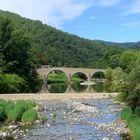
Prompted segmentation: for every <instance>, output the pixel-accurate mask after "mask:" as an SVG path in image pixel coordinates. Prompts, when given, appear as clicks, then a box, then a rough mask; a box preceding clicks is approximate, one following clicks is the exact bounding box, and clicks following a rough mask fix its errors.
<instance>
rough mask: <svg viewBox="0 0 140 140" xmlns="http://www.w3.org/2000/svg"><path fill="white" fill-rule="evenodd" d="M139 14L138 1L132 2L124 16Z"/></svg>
mask: <svg viewBox="0 0 140 140" xmlns="http://www.w3.org/2000/svg"><path fill="white" fill-rule="evenodd" d="M139 13H140V0H134V1H133V3H131V5H130V6H129V7H128V9H127V11H126V12H125V15H128V14H139Z"/></svg>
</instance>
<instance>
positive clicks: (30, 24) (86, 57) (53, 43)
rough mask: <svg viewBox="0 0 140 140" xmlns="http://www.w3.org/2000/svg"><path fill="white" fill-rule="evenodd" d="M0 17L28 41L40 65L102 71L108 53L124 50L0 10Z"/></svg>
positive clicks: (114, 45)
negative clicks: (23, 34)
mask: <svg viewBox="0 0 140 140" xmlns="http://www.w3.org/2000/svg"><path fill="white" fill-rule="evenodd" d="M0 16H4V17H6V18H8V19H10V20H11V21H12V22H13V23H14V25H15V26H16V29H20V30H22V31H23V32H24V33H25V34H26V35H27V36H28V37H29V38H30V40H31V43H32V46H33V51H34V52H35V54H36V55H37V57H38V59H39V61H40V64H49V65H52V66H67V67H94V68H95V67H100V68H104V67H106V62H104V55H105V54H107V52H108V51H109V50H112V49H113V50H114V52H115V51H119V52H120V51H122V50H123V49H122V48H119V47H117V45H118V44H114V43H113V44H112V43H111V44H110V43H104V42H100V41H91V40H88V39H83V38H80V37H78V36H76V35H72V34H69V33H66V32H63V31H60V30H57V29H55V28H53V27H51V26H48V25H46V24H42V22H40V21H35V20H31V19H27V18H23V17H21V16H19V15H17V14H14V13H11V12H5V11H0Z"/></svg>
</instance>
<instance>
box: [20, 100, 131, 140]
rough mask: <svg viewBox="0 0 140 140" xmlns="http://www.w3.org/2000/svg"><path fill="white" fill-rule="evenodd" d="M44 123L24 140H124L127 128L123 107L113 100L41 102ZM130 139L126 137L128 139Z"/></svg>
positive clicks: (31, 131)
mask: <svg viewBox="0 0 140 140" xmlns="http://www.w3.org/2000/svg"><path fill="white" fill-rule="evenodd" d="M39 104H40V105H41V106H43V107H44V110H42V111H41V112H40V114H41V115H44V116H47V117H48V121H47V122H46V123H45V124H38V125H36V126H35V127H34V128H33V129H31V130H30V131H29V132H28V133H27V134H26V136H24V137H21V138H20V139H22V140H38V139H41V140H51V139H54V140H55V139H57V140H66V139H67V140H121V139H123V138H122V136H124V135H125V136H127V133H128V129H127V128H126V125H125V124H124V123H123V122H122V121H121V120H120V106H119V105H117V104H115V103H114V102H113V100H112V99H98V100H61V101H56V100H55V101H39ZM125 139H127V137H126V138H125Z"/></svg>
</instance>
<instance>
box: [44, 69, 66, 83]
mask: <svg viewBox="0 0 140 140" xmlns="http://www.w3.org/2000/svg"><path fill="white" fill-rule="evenodd" d="M51 74H52V78H53V76H54V77H56V78H58V79H57V82H63V81H68V75H67V74H66V73H65V72H64V71H63V70H59V69H58V70H51V71H49V72H48V73H47V74H46V80H47V81H48V79H49V75H51ZM53 74H54V75H53ZM50 79H51V78H50ZM48 82H51V81H48ZM54 82H55V81H54Z"/></svg>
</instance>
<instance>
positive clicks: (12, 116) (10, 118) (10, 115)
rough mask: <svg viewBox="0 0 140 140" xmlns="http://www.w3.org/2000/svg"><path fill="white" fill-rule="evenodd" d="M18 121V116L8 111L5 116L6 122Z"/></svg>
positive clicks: (13, 111)
mask: <svg viewBox="0 0 140 140" xmlns="http://www.w3.org/2000/svg"><path fill="white" fill-rule="evenodd" d="M17 120H18V114H17V112H16V111H15V110H10V111H9V112H8V114H7V121H8V122H16V121H17Z"/></svg>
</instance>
